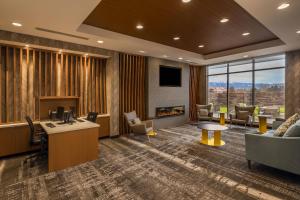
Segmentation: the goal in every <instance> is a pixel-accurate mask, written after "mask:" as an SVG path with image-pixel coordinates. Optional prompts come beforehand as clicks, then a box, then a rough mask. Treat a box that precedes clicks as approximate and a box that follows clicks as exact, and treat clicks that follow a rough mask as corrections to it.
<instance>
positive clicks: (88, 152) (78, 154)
mask: <svg viewBox="0 0 300 200" xmlns="http://www.w3.org/2000/svg"><path fill="white" fill-rule="evenodd" d="M98 131H99V128H91V129H82V130H77V131H70V132H64V133H58V134H50V135H48V168H49V169H48V170H49V172H50V171H55V170H61V169H65V168H68V167H72V166H75V165H78V164H81V163H85V162H88V161H92V160H96V159H97V158H98V154H99V151H98V134H99V133H98Z"/></svg>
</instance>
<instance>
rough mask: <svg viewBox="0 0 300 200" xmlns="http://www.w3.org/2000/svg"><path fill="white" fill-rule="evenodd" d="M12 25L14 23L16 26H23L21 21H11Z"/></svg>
mask: <svg viewBox="0 0 300 200" xmlns="http://www.w3.org/2000/svg"><path fill="white" fill-rule="evenodd" d="M11 24H12V25H14V26H17V27H21V26H23V25H22V24H21V23H19V22H13V23H11Z"/></svg>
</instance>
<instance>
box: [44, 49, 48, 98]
mask: <svg viewBox="0 0 300 200" xmlns="http://www.w3.org/2000/svg"><path fill="white" fill-rule="evenodd" d="M47 60H48V56H47V52H45V61H44V76H45V78H44V81H45V82H44V86H45V88H44V91H45V95H44V96H48V84H47V83H48V62H47Z"/></svg>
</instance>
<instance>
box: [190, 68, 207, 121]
mask: <svg viewBox="0 0 300 200" xmlns="http://www.w3.org/2000/svg"><path fill="white" fill-rule="evenodd" d="M189 90H190V91H189V92H190V93H189V94H190V110H189V111H190V112H189V113H190V120H191V121H195V120H197V112H196V104H206V103H207V95H206V94H207V78H206V67H205V66H192V65H190V86H189Z"/></svg>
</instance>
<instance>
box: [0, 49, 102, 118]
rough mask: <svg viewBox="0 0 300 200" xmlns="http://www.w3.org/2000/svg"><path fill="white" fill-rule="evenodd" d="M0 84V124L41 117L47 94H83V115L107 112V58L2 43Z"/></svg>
mask: <svg viewBox="0 0 300 200" xmlns="http://www.w3.org/2000/svg"><path fill="white" fill-rule="evenodd" d="M85 74H90V76H89V77H84V75H85ZM0 84H1V85H0V124H5V123H16V122H22V121H24V118H25V116H26V115H29V116H31V117H32V119H34V120H39V106H40V105H39V104H40V100H39V97H45V96H78V97H80V104H79V114H80V115H81V116H82V115H86V114H87V112H89V111H95V112H98V113H101V114H104V113H107V106H106V104H107V103H106V59H102V58H96V57H84V56H81V55H75V54H66V53H58V52H54V51H47V50H39V49H29V48H22V47H15V46H7V45H0ZM87 85H88V86H89V88H86V86H87ZM85 88H86V89H85ZM96 90H97V91H96Z"/></svg>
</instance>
